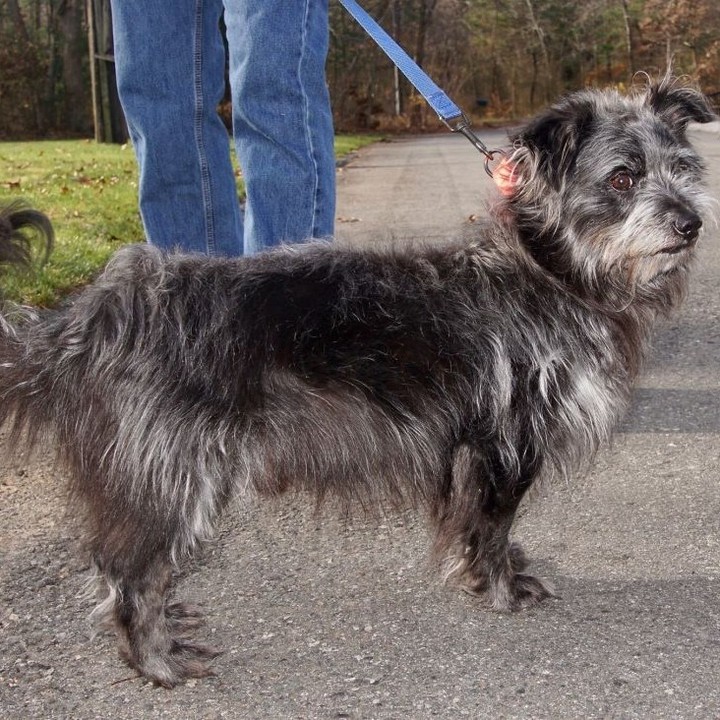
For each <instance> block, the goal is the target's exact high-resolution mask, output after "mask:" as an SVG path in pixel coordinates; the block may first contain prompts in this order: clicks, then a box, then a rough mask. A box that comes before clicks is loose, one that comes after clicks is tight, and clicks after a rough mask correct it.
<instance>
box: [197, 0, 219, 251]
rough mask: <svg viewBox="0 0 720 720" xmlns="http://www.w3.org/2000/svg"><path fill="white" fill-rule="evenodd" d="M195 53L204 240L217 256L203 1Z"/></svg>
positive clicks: (199, 1)
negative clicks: (205, 132) (205, 130)
mask: <svg viewBox="0 0 720 720" xmlns="http://www.w3.org/2000/svg"><path fill="white" fill-rule="evenodd" d="M195 8H196V9H195V52H194V63H193V65H194V67H193V74H194V78H193V87H194V90H195V121H194V132H195V145H196V148H197V152H198V162H199V164H200V189H201V193H202V201H203V215H204V219H205V240H206V245H207V252H208V254H209V255H216V254H217V243H216V242H215V223H214V218H213V210H212V208H213V203H212V185H211V183H210V168H209V163H208V160H207V154H206V151H205V138H204V135H203V116H204V112H205V102H204V97H203V82H202V72H203V51H202V46H203V40H204V37H203V0H197V3H196V5H195Z"/></svg>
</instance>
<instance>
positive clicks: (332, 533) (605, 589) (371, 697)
mask: <svg viewBox="0 0 720 720" xmlns="http://www.w3.org/2000/svg"><path fill="white" fill-rule="evenodd" d="M697 138H698V142H699V145H700V148H701V149H702V151H703V153H704V155H705V156H706V158H707V159H708V162H709V163H710V165H711V167H712V178H711V182H712V188H713V191H714V194H715V195H716V196H718V197H720V138H719V136H718V134H717V133H711V132H703V133H698V134H697ZM488 188H489V183H488V181H487V179H486V178H485V176H484V173H483V171H482V164H481V161H480V159H479V157H478V156H476V155H475V154H474V151H473V150H472V148H471V147H470V146H469V144H468V143H467V142H466V141H464V140H462V139H461V138H455V137H449V136H439V137H428V138H420V139H417V140H402V141H398V142H392V143H387V144H385V143H383V144H379V145H377V146H374V147H372V148H369V149H367V150H366V151H364V152H362V153H361V154H360V155H359V157H358V158H357V159H356V160H355V161H354V162H353V163H351V164H350V165H349V166H347V167H346V168H345V169H344V170H343V171H342V172H341V179H340V187H339V211H338V213H339V216H340V217H341V219H343V220H344V222H341V223H340V224H339V233H338V234H339V236H340V237H341V239H342V240H343V241H372V240H374V239H375V238H378V237H379V238H389V237H395V238H397V239H401V240H405V239H411V238H414V237H422V238H425V237H428V236H431V237H440V236H445V235H446V234H448V233H454V232H455V230H456V229H457V228H458V227H459V226H460V225H462V223H463V221H464V219H466V218H467V216H469V215H471V214H474V213H478V212H480V211H481V210H482V200H483V194H484V193H486V192H487V191H488ZM353 218H356V219H357V221H355V222H353V221H352V219H353ZM700 256H701V257H700V260H701V261H700V263H699V265H698V268H697V272H696V273H695V281H694V284H693V288H692V291H691V293H690V296H689V298H688V302H687V304H686V306H685V309H684V311H683V313H682V314H681V315H680V316H679V317H677V318H675V319H673V320H672V321H670V322H669V323H667V324H666V325H665V326H664V327H663V328H662V330H661V332H660V333H659V334H658V337H657V342H656V352H655V354H654V358H653V362H652V364H651V366H650V368H649V369H648V371H647V373H646V374H645V375H644V377H643V379H642V382H641V383H640V388H639V390H638V393H637V402H636V404H635V405H634V408H633V411H632V413H631V415H630V417H629V418H628V419H627V421H626V422H625V424H624V425H623V427H622V430H621V432H620V433H619V435H618V436H617V438H616V441H615V443H614V446H613V448H612V449H608V450H605V451H603V452H602V453H601V454H600V456H599V457H598V460H597V463H596V464H595V466H594V468H593V470H592V471H591V472H589V473H588V474H587V475H586V476H584V477H581V478H572V479H571V481H570V482H569V483H568V484H567V485H565V484H562V483H561V484H558V485H557V486H553V487H550V488H547V489H546V490H545V491H544V493H543V494H542V495H540V496H538V497H535V498H534V499H533V501H532V502H530V503H529V504H528V505H527V506H526V508H525V511H524V514H523V517H522V519H521V521H520V523H519V525H518V527H517V531H516V535H517V536H518V538H519V539H520V540H522V542H523V543H524V544H525V546H526V549H527V550H528V552H529V555H530V557H531V558H532V559H533V567H534V568H535V569H536V570H537V571H538V572H539V573H540V574H541V575H543V576H544V577H547V578H550V579H552V580H553V581H554V583H555V584H556V586H557V589H558V590H559V592H560V594H561V596H562V598H561V599H559V600H554V601H550V602H548V603H546V604H545V605H543V606H542V607H540V608H538V609H535V610H533V611H531V612H527V613H523V614H519V615H513V616H507V615H498V614H493V613H490V612H486V611H483V610H481V609H480V608H479V607H478V604H477V602H476V601H475V600H473V598H471V597H468V596H466V595H463V594H461V593H458V592H456V591H454V590H452V589H450V588H446V587H444V586H443V585H442V584H441V583H440V581H439V578H438V576H437V574H436V572H435V570H434V568H432V567H431V566H430V564H429V563H428V561H427V554H426V551H427V547H428V538H427V532H426V527H425V523H424V521H423V519H422V518H421V517H418V516H416V515H415V514H413V513H405V514H402V515H399V516H398V515H391V516H389V517H387V518H385V519H384V520H381V521H365V520H363V519H361V518H360V519H355V520H353V521H352V522H342V521H340V520H338V519H337V518H336V517H335V515H334V514H333V513H332V511H331V510H326V511H324V512H323V513H322V514H321V515H315V514H313V512H312V511H311V510H309V509H308V508H307V507H306V506H305V505H304V504H303V503H301V502H298V501H292V500H283V501H280V502H276V503H265V504H262V505H259V506H258V505H255V504H252V505H248V506H246V507H243V508H241V509H240V510H238V511H237V512H235V513H233V514H232V515H231V517H229V518H228V520H227V521H226V523H225V525H224V527H223V531H222V533H221V535H220V537H219V539H218V542H217V543H216V544H215V545H213V546H212V547H211V548H209V549H208V551H207V552H206V554H205V556H204V557H203V558H202V559H201V561H200V563H199V567H198V568H197V569H196V571H195V572H194V573H192V574H190V575H189V576H188V577H186V578H184V579H183V580H182V581H181V583H180V592H181V594H182V595H183V596H184V597H186V598H189V599H192V600H196V601H198V602H200V603H202V604H203V605H205V606H206V607H207V608H208V609H209V617H208V621H209V624H208V627H207V628H206V630H205V632H206V634H207V636H208V637H212V639H213V641H214V642H216V643H218V644H220V645H221V646H223V647H224V648H225V649H226V650H227V652H226V654H225V655H223V656H222V657H220V658H219V659H218V661H217V663H216V668H217V671H218V676H217V677H216V678H213V679H209V680H206V681H199V682H191V683H189V684H188V685H186V686H183V687H179V688H177V689H176V690H174V691H172V692H167V691H164V690H157V689H154V688H151V687H149V686H147V685H146V684H144V683H143V682H142V681H140V680H137V679H134V678H133V677H132V674H131V673H129V672H128V671H127V670H125V669H124V668H123V667H122V666H121V665H120V664H119V662H118V661H117V659H116V657H115V651H114V649H113V644H112V641H111V640H110V639H109V638H106V637H99V638H97V639H96V640H94V641H92V642H91V641H89V640H88V638H87V626H86V622H85V616H86V614H87V612H88V611H89V609H90V607H91V604H90V603H89V602H88V601H84V600H82V599H79V598H78V597H77V596H78V595H79V593H80V592H81V590H82V585H83V579H84V572H85V570H86V569H85V568H84V567H83V565H82V562H81V561H80V560H79V559H78V558H79V557H81V556H80V555H79V554H78V552H77V549H76V538H75V535H74V531H73V529H72V524H68V523H66V522H65V521H64V520H63V519H62V517H61V511H60V509H59V508H61V507H62V504H61V500H60V491H59V487H60V484H61V478H60V476H59V473H58V472H57V470H55V469H54V468H53V466H52V463H51V461H50V460H48V459H47V458H43V457H41V458H39V459H38V460H36V461H35V463H34V464H33V465H31V467H30V470H29V471H28V472H27V473H24V470H23V468H24V467H26V464H25V463H24V462H14V461H13V462H12V463H10V462H8V461H6V460H3V459H2V456H1V455H0V553H1V554H2V559H1V560H0V623H1V624H0V717H2V718H73V719H75V718H77V719H86V718H87V719H89V718H110V717H112V718H118V719H125V718H127V719H131V718H143V719H144V718H173V719H174V720H182V719H184V718H230V719H234V718H293V719H294V718H328V719H329V718H380V719H384V718H387V719H390V718H393V719H395V718H397V719H398V720H400V719H402V720H407V719H424V718H447V719H454V718H462V717H471V718H493V719H494V718H533V719H538V718H548V719H553V720H556V719H559V718H657V719H663V718H667V719H670V718H673V719H676V718H700V719H703V720H706V719H715V720H717V719H718V718H720V482H718V481H719V480H720V295H719V293H718V285H719V284H720V283H719V281H720V242H718V233H717V231H716V230H714V231H711V232H710V233H708V234H707V235H706V236H705V239H704V241H703V245H702V248H701V250H700ZM71 514H72V512H71Z"/></svg>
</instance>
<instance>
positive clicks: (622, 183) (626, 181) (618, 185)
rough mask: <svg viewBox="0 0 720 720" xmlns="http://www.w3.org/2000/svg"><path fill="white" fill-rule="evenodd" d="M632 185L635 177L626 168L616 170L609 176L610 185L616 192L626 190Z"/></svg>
mask: <svg viewBox="0 0 720 720" xmlns="http://www.w3.org/2000/svg"><path fill="white" fill-rule="evenodd" d="M633 185H635V178H634V177H633V176H632V174H631V173H629V172H628V171H627V170H621V171H620V172H616V173H615V174H614V175H613V176H612V177H611V178H610V186H611V187H612V189H613V190H617V191H618V192H627V191H628V190H630V188H632V186H633Z"/></svg>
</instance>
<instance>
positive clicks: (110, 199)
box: [0, 135, 378, 306]
mask: <svg viewBox="0 0 720 720" xmlns="http://www.w3.org/2000/svg"><path fill="white" fill-rule="evenodd" d="M377 139H378V138H377V137H376V136H369V135H342V136H338V137H337V138H336V140H335V151H336V154H337V156H338V158H340V157H343V156H344V155H346V154H347V153H349V152H352V151H353V150H356V149H358V148H360V147H362V146H364V145H367V144H369V143H371V142H374V141H376V140H377ZM0 168H2V169H3V171H2V172H3V174H2V176H0V203H4V202H6V201H11V200H24V201H25V202H26V203H27V204H29V205H31V206H33V207H35V208H37V209H39V210H42V211H43V212H45V213H46V214H47V215H48V216H49V217H50V219H51V220H52V222H53V225H54V226H55V233H56V244H55V247H54V249H53V252H52V255H51V257H50V259H49V260H48V262H47V263H46V264H45V265H44V266H43V267H42V268H40V269H38V270H37V271H35V272H32V273H13V272H12V271H11V272H9V273H8V275H7V276H5V278H4V280H3V289H4V291H5V294H6V296H7V297H8V298H10V299H12V300H16V301H19V302H22V303H28V304H32V305H39V306H50V305H54V304H55V303H57V302H58V300H59V299H60V298H62V297H63V296H64V295H66V294H68V293H69V292H71V291H72V290H74V289H76V288H78V287H80V286H82V285H84V284H86V283H88V282H89V281H90V280H92V279H93V278H94V277H95V276H96V275H97V273H98V272H99V271H100V270H101V269H102V267H103V266H104V265H105V263H106V262H107V261H108V259H109V258H110V256H111V255H112V253H113V252H114V251H115V250H117V249H118V248H119V247H120V246H122V245H125V244H128V243H134V242H141V241H143V229H142V224H141V222H140V215H139V213H138V209H137V183H138V181H137V166H136V163H135V156H134V154H133V151H132V148H131V147H130V146H129V145H123V146H120V145H103V144H98V143H95V142H93V141H90V140H60V141H42V142H5V143H0ZM236 174H237V178H238V179H237V182H238V192H239V193H240V194H241V195H242V194H243V193H244V186H243V182H242V177H241V176H240V173H236Z"/></svg>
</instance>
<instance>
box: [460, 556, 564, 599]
mask: <svg viewBox="0 0 720 720" xmlns="http://www.w3.org/2000/svg"><path fill="white" fill-rule="evenodd" d="M527 566H528V559H527V556H526V555H525V552H524V550H523V549H522V547H521V546H520V545H518V544H517V543H511V544H510V545H508V548H507V552H506V554H505V557H504V560H503V561H502V562H501V563H500V568H499V569H498V567H497V564H495V565H494V566H491V565H490V563H489V562H487V559H486V562H485V563H479V564H478V563H476V564H475V565H473V566H470V565H466V566H465V567H464V568H463V572H462V573H458V574H457V579H458V583H459V585H460V587H461V588H462V590H464V591H465V592H466V593H468V594H470V595H473V596H476V597H480V598H482V599H483V600H484V601H485V602H486V603H487V605H488V606H489V607H491V608H492V609H493V610H498V611H500V612H517V611H518V610H523V609H525V608H531V607H534V606H535V605H538V604H539V603H541V602H542V601H543V600H545V599H547V598H552V597H557V595H556V594H555V591H554V590H553V588H552V586H551V585H550V584H549V583H547V582H545V581H543V580H540V579H539V578H536V577H534V576H532V575H527V574H525V573H523V570H525V568H527Z"/></svg>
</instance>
